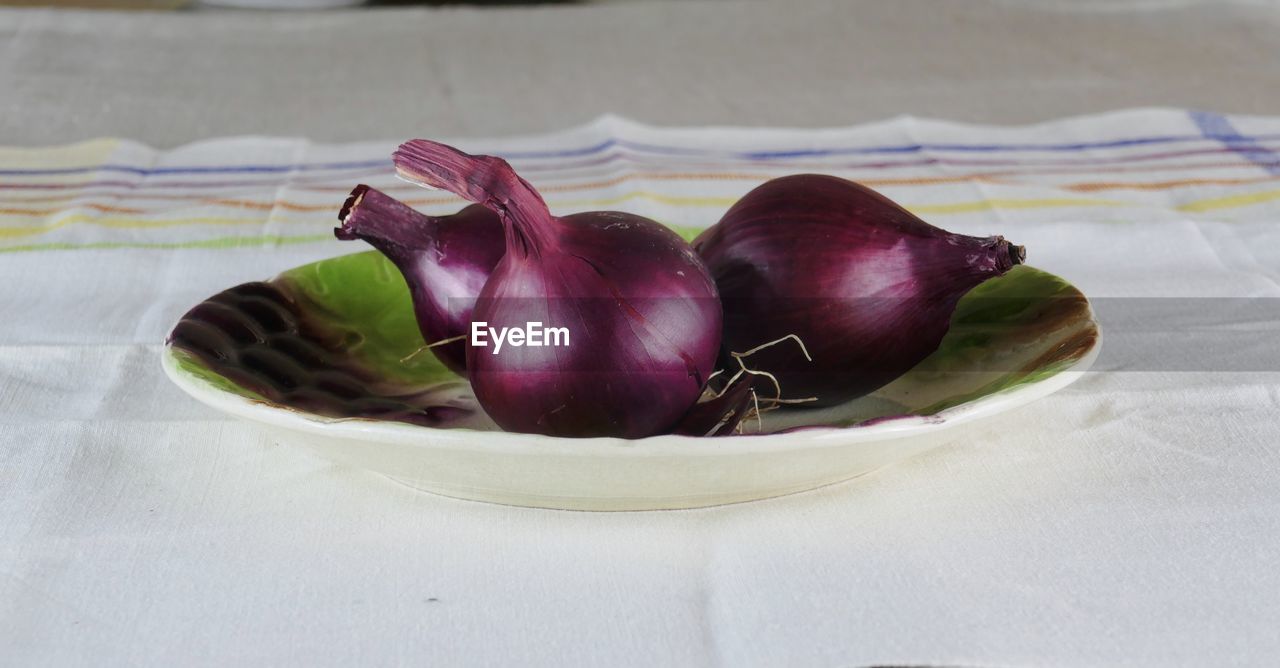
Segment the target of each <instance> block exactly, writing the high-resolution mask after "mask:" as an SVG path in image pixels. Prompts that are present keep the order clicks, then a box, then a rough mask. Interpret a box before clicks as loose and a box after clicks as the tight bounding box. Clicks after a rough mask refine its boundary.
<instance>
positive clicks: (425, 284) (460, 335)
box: [333, 185, 506, 376]
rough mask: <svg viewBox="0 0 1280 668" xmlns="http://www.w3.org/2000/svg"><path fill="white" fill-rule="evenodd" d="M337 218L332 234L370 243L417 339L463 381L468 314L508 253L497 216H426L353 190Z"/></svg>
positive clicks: (362, 188)
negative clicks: (393, 272) (392, 271)
mask: <svg viewBox="0 0 1280 668" xmlns="http://www.w3.org/2000/svg"><path fill="white" fill-rule="evenodd" d="M338 220H341V221H342V227H339V228H336V229H334V231H333V233H334V236H336V237H338V238H339V239H363V240H365V241H367V242H369V244H370V245H371V246H373V247H374V248H376V249H378V250H379V251H381V252H382V254H383V255H385V256H386V257H387V259H389V260H391V262H392V264H394V265H395V266H396V268H397V269H399V270H400V273H401V274H402V275H403V276H404V279H405V282H406V283H407V284H408V285H409V294H410V296H411V297H412V298H413V311H414V316H415V317H416V318H417V320H418V329H420V330H421V331H422V338H423V339H424V340H425V341H426V342H427V344H428V345H429V346H430V350H431V352H433V353H435V356H436V357H437V358H439V360H440V361H441V362H444V364H445V366H447V367H449V368H450V369H452V370H453V371H455V372H456V373H458V374H461V375H464V376H465V375H466V367H467V348H466V342H465V340H464V339H465V337H466V335H467V333H468V331H469V329H468V328H469V327H470V326H471V312H472V311H473V310H474V309H475V304H476V297H478V296H479V295H480V288H482V287H484V283H485V281H487V280H489V274H490V273H491V272H492V271H493V268H494V267H495V266H497V264H498V260H499V259H501V258H502V254H503V252H504V251H505V250H506V244H505V243H504V242H503V233H502V222H501V221H499V220H498V215H497V214H495V213H494V212H492V211H490V210H489V209H486V208H485V207H483V206H481V205H479V204H472V205H470V206H468V207H466V208H465V209H463V210H461V211H459V212H458V213H456V214H453V215H452V216H441V217H436V216H428V215H426V214H423V213H419V212H418V211H415V210H413V209H412V208H410V207H409V206H408V205H406V204H404V203H403V202H400V201H399V200H397V199H395V198H393V197H391V196H390V195H388V194H386V193H384V192H381V191H379V190H375V189H373V188H370V187H369V186H366V185H359V186H356V188H355V190H352V191H351V196H350V197H348V198H347V202H346V204H344V205H343V207H342V211H341V212H340V213H339V214H338ZM441 342H444V343H441Z"/></svg>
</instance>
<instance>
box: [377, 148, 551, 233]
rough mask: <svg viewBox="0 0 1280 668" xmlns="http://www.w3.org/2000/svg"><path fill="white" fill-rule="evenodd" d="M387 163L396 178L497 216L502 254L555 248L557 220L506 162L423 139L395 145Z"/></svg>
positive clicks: (540, 198) (536, 194) (537, 195)
mask: <svg viewBox="0 0 1280 668" xmlns="http://www.w3.org/2000/svg"><path fill="white" fill-rule="evenodd" d="M392 160H393V161H394V162H395V165H396V172H397V173H398V174H399V175H400V177H401V178H404V179H405V180H408V181H410V182H413V183H417V184H419V185H427V186H431V187H433V188H440V189H443V190H447V191H449V192H451V193H453V194H455V195H458V196H459V197H462V198H465V199H467V200H470V201H472V202H476V203H479V204H482V205H484V206H485V207H487V208H489V209H490V210H492V211H493V212H494V213H496V214H498V217H499V218H501V219H502V224H503V227H504V228H505V230H506V242H507V250H508V252H512V251H514V252H515V253H517V254H519V255H521V256H522V257H528V256H531V255H533V256H537V255H541V253H542V251H543V250H544V249H546V248H549V247H551V246H553V245H554V244H555V243H556V239H557V238H558V235H557V233H556V229H555V226H556V225H558V224H559V221H558V220H557V219H556V218H555V217H553V216H552V215H551V211H550V210H549V209H548V208H547V204H546V202H544V201H543V200H542V196H541V195H539V194H538V191H537V190H534V188H533V186H531V185H529V182H528V181H525V180H524V179H522V178H520V176H519V175H518V174H516V173H515V170H513V169H512V168H511V165H509V164H507V161H506V160H503V159H502V158H497V157H494V156H488V155H469V154H467V153H463V152H462V151H459V150H458V149H456V148H453V147H451V146H446V145H444V144H440V143H438V142H433V141H428V140H426V139H413V140H410V141H407V142H405V143H404V144H401V145H400V148H399V149H397V150H396V152H395V154H394V155H393V156H392Z"/></svg>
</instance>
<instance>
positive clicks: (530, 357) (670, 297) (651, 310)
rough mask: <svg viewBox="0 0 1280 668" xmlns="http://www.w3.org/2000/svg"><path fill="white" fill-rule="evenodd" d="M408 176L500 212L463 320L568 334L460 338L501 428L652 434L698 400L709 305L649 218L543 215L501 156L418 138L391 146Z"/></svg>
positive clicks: (699, 276) (710, 337)
mask: <svg viewBox="0 0 1280 668" xmlns="http://www.w3.org/2000/svg"><path fill="white" fill-rule="evenodd" d="M394 160H395V164H396V168H397V171H398V172H399V174H400V175H401V176H402V177H403V178H405V179H407V180H410V181H413V182H416V183H419V184H423V185H428V186H432V187H436V188H443V189H445V190H448V191H451V192H453V193H456V194H458V195H460V196H462V197H464V198H466V199H469V200H471V201H474V202H478V203H480V204H483V205H485V206H486V207H488V208H490V209H491V210H493V211H494V212H495V213H497V214H498V216H499V218H500V219H501V220H502V223H503V227H504V230H505V235H506V253H505V254H504V255H503V257H502V259H501V260H500V261H499V262H498V265H497V267H496V268H495V269H494V271H493V273H492V274H491V275H490V277H489V280H488V281H487V282H486V283H485V285H484V288H483V289H482V290H481V292H480V296H479V299H478V301H477V303H476V308H475V311H474V313H473V317H472V319H473V326H482V327H483V328H484V329H486V330H488V331H489V332H491V333H494V332H502V331H506V332H512V331H514V330H518V329H525V331H530V330H529V329H528V328H529V327H530V326H531V325H532V324H533V323H537V324H538V325H539V326H541V327H542V328H543V331H544V333H545V331H546V330H547V329H549V328H563V329H565V330H566V332H567V335H566V336H565V337H563V338H561V339H559V340H560V343H561V344H567V345H542V346H537V347H535V346H533V345H524V346H521V347H513V346H507V347H505V348H501V349H499V348H498V347H497V346H496V345H494V344H495V343H496V340H495V341H494V342H493V343H490V342H489V340H488V339H486V340H485V343H487V344H488V345H484V346H481V345H479V341H478V340H477V338H476V337H475V336H474V332H475V330H474V329H473V336H472V337H471V339H470V340H468V342H467V343H468V349H467V369H468V371H469V373H470V378H471V386H472V389H473V390H474V391H475V394H476V398H477V399H478V400H479V401H480V404H481V406H483V407H484V409H485V411H486V412H487V413H488V414H489V415H490V416H491V417H492V418H493V419H494V421H495V422H497V423H498V424H499V425H500V426H501V427H502V428H503V429H506V430H508V431H520V432H532V433H540V434H548V435H554V436H579V437H586V436H619V437H624V438H640V437H644V436H650V435H653V434H658V433H664V432H666V431H668V430H670V429H671V428H672V427H674V426H675V425H676V423H677V422H678V421H679V420H680V418H681V417H682V416H684V415H685V414H686V412H687V411H688V410H689V409H690V408H691V407H692V406H693V405H694V403H695V402H696V401H697V399H698V397H699V395H700V393H701V392H702V390H703V387H704V385H705V383H706V380H707V378H708V377H709V375H710V373H711V371H712V369H713V368H714V365H715V360H716V355H717V351H718V349H719V344H720V327H721V314H720V302H719V300H718V298H717V294H716V288H715V284H714V283H713V282H712V280H711V277H710V276H709V275H708V273H707V269H706V267H705V265H703V263H702V261H701V260H700V259H699V258H698V256H697V254H696V253H694V252H693V249H692V248H690V247H689V245H688V244H687V243H685V242H684V240H682V239H681V238H680V237H679V236H678V235H676V234H675V233H674V232H672V231H671V230H669V229H667V228H665V227H663V226H662V225H659V224H658V223H655V222H654V221H651V220H649V219H647V218H642V217H640V216H634V215H631V214H627V213H620V212H610V211H597V212H589V213H578V214H573V215H569V216H565V217H563V218H558V217H555V216H552V215H551V212H550V211H549V210H548V209H547V206H546V204H545V203H544V202H543V200H542V197H541V196H540V195H539V194H538V192H537V191H536V190H534V188H533V186H531V185H529V183H528V182H526V181H525V180H524V179H521V178H520V177H519V176H518V175H516V173H515V172H514V171H513V170H512V169H511V166H510V165H508V164H507V163H506V162H505V161H504V160H501V159H499V158H495V157H491V156H471V155H468V154H466V153H462V152H461V151H458V150H456V149H454V148H451V147H449V146H445V145H443V144H439V143H436V142H431V141H426V140H421V139H416V140H413V141H409V142H406V143H405V144H403V145H401V147H400V149H399V150H398V151H396V153H395V155H394Z"/></svg>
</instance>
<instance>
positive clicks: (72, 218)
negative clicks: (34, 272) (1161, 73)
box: [0, 110, 1280, 252]
mask: <svg viewBox="0 0 1280 668" xmlns="http://www.w3.org/2000/svg"><path fill="white" fill-rule="evenodd" d="M1242 122H1245V121H1243V119H1242ZM1240 127H1247V128H1248V129H1249V130H1250V131H1251V133H1250V134H1246V133H1243V132H1241V131H1240V129H1239V128H1240ZM1135 128H1141V129H1142V130H1143V132H1139V133H1135V132H1133V130H1134V129H1135ZM1267 142H1280V119H1269V118H1250V119H1248V120H1247V123H1246V124H1244V125H1240V124H1238V123H1236V122H1235V121H1233V120H1232V119H1230V118H1227V117H1225V116H1221V115H1216V114H1207V113H1205V112H1187V111H1183V110H1140V111H1131V112H1118V113H1117V114H1114V115H1104V116H1098V117H1084V118H1080V119H1069V120H1065V121H1059V122H1055V123H1051V124H1046V125H1044V126H1040V127H1036V128H990V127H976V126H966V125H958V124H949V123H942V122H936V121H922V120H916V119H897V120H894V121H891V122H887V123H881V124H876V125H874V126H863V127H855V128H842V129H835V130H796V131H781V130H768V129H763V130H730V129H723V128H715V129H708V130H705V131H701V130H699V131H690V130H688V129H662V128H652V127H647V126H642V125H639V124H637V123H634V122H631V121H627V120H625V119H618V118H613V117H610V118H605V119H601V120H599V121H596V122H595V123H592V124H588V125H586V126H583V127H580V128H577V129H574V130H569V131H565V132H560V133H556V134H554V135H546V136H541V137H525V138H521V139H512V140H503V139H492V140H475V141H468V142H465V144H464V145H465V146H467V147H472V150H476V149H475V148H474V147H475V146H486V147H490V148H487V149H486V152H492V153H496V154H499V155H503V156H505V157H508V158H510V159H512V161H513V163H514V164H515V165H516V167H517V169H519V170H520V171H521V173H524V174H526V176H528V178H529V179H530V180H531V181H532V182H533V183H534V184H535V185H536V186H537V187H539V189H541V190H542V191H543V192H544V193H546V194H547V195H548V198H547V199H548V203H549V205H550V206H551V207H552V208H553V210H554V211H556V212H557V213H568V212H572V211H581V210H589V209H608V208H620V209H625V210H627V211H631V212H633V213H636V214H639V215H645V216H648V217H651V218H654V219H656V220H660V221H663V222H666V223H669V224H673V225H678V226H683V227H705V226H707V225H710V224H712V223H714V222H715V221H716V220H717V219H718V218H719V216H720V215H721V213H722V212H723V211H724V210H725V209H727V208H728V207H729V206H730V205H732V204H733V202H735V201H736V200H737V199H738V198H739V197H741V196H742V194H744V193H745V192H746V191H747V190H749V189H750V188H752V187H754V186H755V185H757V184H758V183H761V182H763V181H765V180H767V179H769V178H773V177H776V176H781V175H784V174H788V173H797V172H820V173H828V174H834V175H837V176H842V177H845V178H850V179H854V180H858V181H860V182H863V183H865V184H867V185H868V186H870V187H873V188H877V189H880V190H883V191H884V192H885V193H886V194H888V195H889V196H890V197H892V198H893V199H895V200H896V201H899V202H901V203H903V205H904V206H906V207H907V208H909V209H911V210H912V211H914V212H916V213H917V214H919V215H921V216H924V217H926V218H935V217H936V218H945V221H942V222H940V224H942V225H945V226H948V227H952V228H955V229H958V230H961V231H967V232H972V233H988V232H989V231H990V230H992V229H995V228H997V227H998V228H1000V229H1002V230H1003V229H1007V228H1008V226H1009V225H1017V224H1034V223H1036V222H1040V221H1054V220H1063V219H1067V220H1079V219H1089V220H1121V219H1124V218H1127V217H1128V215H1129V213H1126V212H1134V211H1138V210H1140V211H1143V212H1145V213H1144V214H1143V216H1146V217H1150V216H1153V215H1154V216H1156V217H1158V218H1166V219H1179V218H1186V217H1188V216H1191V217H1205V216H1212V217H1213V218H1214V219H1222V220H1255V219H1262V218H1265V217H1274V216H1275V215H1276V209H1277V208H1278V207H1277V204H1278V203H1280V189H1277V188H1276V181H1277V180H1280V164H1277V159H1276V156H1277V153H1276V152H1275V151H1273V150H1272V149H1271V148H1269V147H1268V144H1267ZM394 144H395V143H394V142H382V143H377V144H374V143H363V144H352V145H337V146H325V145H313V144H310V143H307V142H304V141H301V140H289V139H270V138H263V139H247V138H238V139H226V140H210V141H206V142H201V143H199V144H193V145H189V146H185V147H181V148H179V149H175V150H172V151H156V150H153V149H150V148H147V147H145V146H141V145H138V144H136V143H133V142H127V141H121V140H111V139H108V140H96V141H92V142H86V143H83V144H76V145H71V146H62V147H52V148H47V149H6V148H0V249H4V250H7V251H10V252H15V251H32V252H35V251H53V250H69V249H78V248H97V249H113V248H136V249H148V248H155V249H181V248H233V247H245V246H268V247H269V246H271V245H274V244H284V243H291V244H300V243H321V242H328V241H329V240H331V236H330V231H331V228H332V227H333V226H334V225H335V224H336V222H337V221H336V212H337V210H338V208H339V207H340V206H341V203H342V201H343V199H345V196H346V194H347V192H349V191H350V189H351V188H352V187H353V186H354V185H355V184H357V183H362V182H363V183H368V184H370V185H372V186H374V187H377V188H381V189H384V190H387V191H388V192H390V193H392V194H394V195H395V196H397V197H399V198H401V199H403V200H405V201H406V202H408V203H409V204H410V205H412V206H415V207H419V208H422V209H423V210H424V211H427V212H429V213H432V214H437V215H438V214H443V213H448V212H451V211H454V210H456V209H457V208H459V206H460V204H461V200H459V199H458V198H456V197H453V196H451V195H449V194H447V193H426V192H423V191H421V190H419V189H418V188H417V186H414V185H411V184H407V183H404V182H401V181H398V180H397V179H396V178H395V177H394V174H393V173H392V170H391V167H390V162H389V160H388V158H387V156H386V153H387V152H388V151H389V148H390V147H393V146H394ZM1162 147H1163V148H1162ZM858 155H866V156H881V158H880V159H877V160H852V161H851V160H848V158H849V157H853V156H858ZM1259 167H1262V168H1263V169H1264V170H1265V172H1264V173H1262V174H1260V173H1259ZM1104 175H1105V176H1104ZM1104 193H1105V196H1104ZM284 228H288V229H289V230H291V232H289V233H288V234H285V233H283V232H282V230H283V229H284Z"/></svg>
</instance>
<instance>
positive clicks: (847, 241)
mask: <svg viewBox="0 0 1280 668" xmlns="http://www.w3.org/2000/svg"><path fill="white" fill-rule="evenodd" d="M693 246H694V248H695V249H696V250H697V251H698V253H699V254H700V255H701V256H702V258H703V260H704V261H705V262H706V264H707V266H708V268H710V270H711V274H712V276H713V277H714V278H715V281H716V285H717V287H718V288H719V290H720V296H721V301H722V303H723V305H724V336H723V342H722V345H723V348H724V352H725V353H726V354H727V353H729V352H739V353H742V352H746V351H749V350H751V349H753V348H756V347H757V346H761V345H763V344H766V343H769V342H771V341H777V340H778V339H781V338H783V337H785V336H788V335H792V334H794V335H796V336H798V337H799V338H800V339H801V340H802V341H803V342H804V344H805V346H806V348H807V349H808V352H809V354H810V356H812V358H813V360H812V362H810V361H809V360H807V359H806V358H805V356H804V355H803V353H802V352H801V351H800V348H799V346H797V345H795V344H794V343H793V342H790V341H783V342H781V343H779V344H777V345H773V346H770V347H768V348H765V349H764V350H761V351H760V352H758V353H755V354H753V355H751V356H750V357H748V358H746V359H745V360H744V361H745V362H746V363H747V364H748V365H749V366H750V367H751V368H753V369H756V370H762V371H767V372H769V373H771V374H773V375H774V376H776V377H777V379H778V383H779V385H780V386H781V389H782V396H783V398H785V399H808V398H813V399H814V400H813V401H812V402H809V403H803V404H798V405H799V406H813V407H820V406H832V405H836V404H840V403H843V402H845V401H849V400H850V399H854V398H857V397H860V396H863V395H865V394H868V393H870V392H872V391H874V390H876V389H878V388H880V387H881V386H883V385H885V384H886V383H888V382H890V381H892V380H893V379H895V378H897V377H898V376H901V375H902V374H903V373H906V372H907V371H908V370H909V369H911V368H912V367H914V366H915V365H917V364H919V363H920V362H921V361H922V360H924V358H926V357H928V356H929V355H930V354H931V353H932V352H933V351H935V350H937V348H938V345H939V344H940V343H941V342H942V337H943V335H945V334H946V333H947V329H948V328H949V327H950V325H951V315H952V313H953V312H954V311H955V307H956V303H957V302H959V300H960V298H961V297H962V296H963V295H964V294H965V293H966V292H968V291H969V290H971V289H973V288H974V287H975V286H977V285H978V284H979V283H982V282H983V281H985V280H987V279H989V278H993V277H996V276H1000V275H1001V274H1004V273H1005V272H1007V271H1008V270H1009V268H1010V267H1012V266H1014V265H1016V264H1020V263H1021V262H1022V260H1023V258H1024V257H1025V255H1024V251H1023V249H1022V247H1021V246H1013V245H1011V244H1010V243H1009V242H1008V241H1005V240H1004V238H1003V237H998V236H995V237H986V238H979V237H970V236H964V235H959V234H951V233H949V232H947V231H945V230H941V229H939V228H936V227H934V226H932V225H929V224H928V223H926V222H924V221H922V220H920V219H919V218H917V217H915V216H914V215H912V214H911V213H910V212H908V211H907V210H906V209H903V208H902V207H900V206H898V205H897V204H895V203H894V202H893V201H891V200H889V199H888V198H886V197H884V196H883V195H881V194H879V193H877V192H875V191H873V190H871V189H869V188H866V187H864V186H862V185H859V184H857V183H854V182H852V181H847V180H845V179H841V178H837V177H833V176H822V175H816V174H799V175H794V176H785V177H782V178H777V179H773V180H771V181H768V182H766V183H764V184H763V185H761V186H759V187H757V188H756V189H754V190H752V191H751V192H749V193H747V194H746V195H745V196H744V197H743V198H742V199H741V200H739V201H738V202H737V203H736V204H734V205H733V207H732V208H730V209H729V211H728V212H727V213H725V215H724V217H723V218H722V219H721V220H720V222H719V223H717V224H716V225H714V226H712V227H711V228H709V229H707V230H706V231H705V232H703V233H702V234H701V235H699V236H698V238H697V239H695V240H694V242H693Z"/></svg>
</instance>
